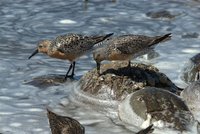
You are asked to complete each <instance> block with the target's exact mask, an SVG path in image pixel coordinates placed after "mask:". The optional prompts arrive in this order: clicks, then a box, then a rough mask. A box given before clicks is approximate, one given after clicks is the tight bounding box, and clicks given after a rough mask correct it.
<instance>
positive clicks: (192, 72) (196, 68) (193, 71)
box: [180, 53, 200, 84]
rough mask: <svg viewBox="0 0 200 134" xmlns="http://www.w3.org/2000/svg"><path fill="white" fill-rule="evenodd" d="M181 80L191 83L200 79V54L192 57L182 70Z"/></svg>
mask: <svg viewBox="0 0 200 134" xmlns="http://www.w3.org/2000/svg"><path fill="white" fill-rule="evenodd" d="M180 77H181V79H182V80H183V81H185V82H186V83H188V84H189V83H191V82H193V81H195V80H197V79H199V77H200V53H198V54H196V55H194V56H193V57H191V58H190V59H189V60H188V61H187V62H186V63H185V65H184V67H183V68H182V70H181V76H180Z"/></svg>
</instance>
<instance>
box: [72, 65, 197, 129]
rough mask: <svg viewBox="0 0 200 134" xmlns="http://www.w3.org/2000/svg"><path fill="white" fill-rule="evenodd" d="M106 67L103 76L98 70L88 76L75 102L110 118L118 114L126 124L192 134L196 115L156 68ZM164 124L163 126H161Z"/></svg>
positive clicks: (169, 81)
mask: <svg viewBox="0 0 200 134" xmlns="http://www.w3.org/2000/svg"><path fill="white" fill-rule="evenodd" d="M126 66H127V65H125V64H119V63H118V64H116V63H111V64H105V65H103V66H102V75H101V76H98V74H97V71H96V69H94V70H91V71H89V72H88V73H86V74H85V75H84V76H83V77H82V78H81V79H80V81H79V83H78V86H77V87H76V88H74V91H73V93H72V95H71V99H72V100H73V101H75V102H78V103H81V104H84V105H87V106H89V107H91V108H94V109H97V110H98V111H101V112H103V113H105V114H106V115H108V116H115V115H113V114H114V112H112V111H113V110H114V111H117V112H116V113H117V117H118V118H119V119H121V121H122V122H124V123H128V124H131V125H135V126H137V127H141V128H146V127H147V126H149V125H151V124H152V123H154V125H155V126H157V127H167V128H173V129H175V130H177V131H189V128H190V127H189V126H192V125H194V124H195V121H194V118H193V115H192V113H191V112H190V111H189V109H188V107H187V106H186V104H185V103H184V102H183V101H182V100H181V98H180V97H179V96H177V95H176V94H179V92H180V90H181V89H180V88H178V87H177V86H176V85H175V84H174V83H173V82H172V81H171V80H170V79H169V78H168V77H167V76H166V75H165V74H163V73H161V72H159V70H158V69H157V68H155V67H154V66H152V65H145V64H139V63H135V64H132V65H131V69H130V68H128V69H127V68H126ZM160 123H161V124H162V125H160Z"/></svg>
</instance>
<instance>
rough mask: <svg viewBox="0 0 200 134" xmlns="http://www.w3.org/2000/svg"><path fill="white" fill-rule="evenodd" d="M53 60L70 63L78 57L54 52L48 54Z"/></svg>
mask: <svg viewBox="0 0 200 134" xmlns="http://www.w3.org/2000/svg"><path fill="white" fill-rule="evenodd" d="M48 55H49V56H50V57H52V58H57V59H62V60H69V61H74V60H75V59H76V58H77V56H76V55H74V54H64V53H62V52H59V51H53V52H51V53H50V54H48Z"/></svg>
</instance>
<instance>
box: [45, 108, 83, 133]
mask: <svg viewBox="0 0 200 134" xmlns="http://www.w3.org/2000/svg"><path fill="white" fill-rule="evenodd" d="M47 116H48V118H49V124H50V128H51V133H52V134H85V128H84V127H83V126H82V125H81V124H80V123H79V122H78V121H77V120H75V119H73V118H70V117H67V116H61V115H57V114H55V113H53V112H52V111H50V110H49V109H47Z"/></svg>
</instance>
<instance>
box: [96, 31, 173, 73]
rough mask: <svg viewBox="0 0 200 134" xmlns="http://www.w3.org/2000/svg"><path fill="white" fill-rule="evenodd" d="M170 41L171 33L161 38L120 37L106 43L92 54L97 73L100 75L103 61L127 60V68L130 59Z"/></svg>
mask: <svg viewBox="0 0 200 134" xmlns="http://www.w3.org/2000/svg"><path fill="white" fill-rule="evenodd" d="M169 39H171V33H168V34H165V35H163V36H154V37H149V36H144V35H122V36H119V37H116V38H113V39H110V40H109V41H107V45H105V47H102V48H99V49H97V50H95V51H94V52H93V58H94V60H95V61H96V64H97V73H98V74H99V75H100V63H101V62H102V61H104V60H108V61H113V60H127V61H129V64H128V67H130V66H131V62H130V61H131V59H132V58H136V57H138V56H141V55H143V54H146V53H148V52H149V51H150V50H152V49H153V48H154V47H155V45H156V44H158V43H160V42H163V41H166V40H169Z"/></svg>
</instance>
